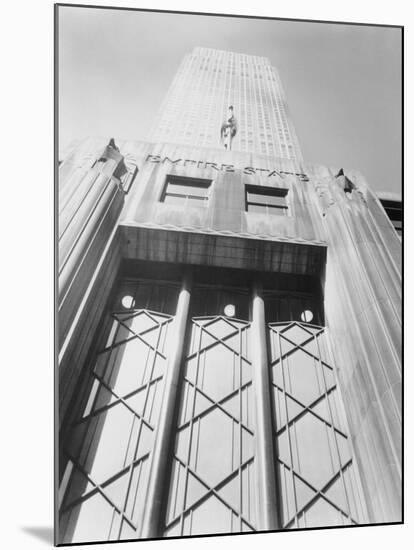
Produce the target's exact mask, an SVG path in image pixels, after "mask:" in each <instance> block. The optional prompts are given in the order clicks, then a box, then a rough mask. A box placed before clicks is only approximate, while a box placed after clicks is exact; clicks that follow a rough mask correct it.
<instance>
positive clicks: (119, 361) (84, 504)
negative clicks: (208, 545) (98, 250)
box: [60, 310, 172, 542]
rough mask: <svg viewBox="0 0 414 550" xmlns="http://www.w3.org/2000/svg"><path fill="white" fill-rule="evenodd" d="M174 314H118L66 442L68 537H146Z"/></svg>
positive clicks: (63, 528) (63, 529) (63, 514)
mask: <svg viewBox="0 0 414 550" xmlns="http://www.w3.org/2000/svg"><path fill="white" fill-rule="evenodd" d="M171 320H172V317H171V316H169V315H163V314H161V313H155V312H152V311H149V310H135V311H131V312H128V313H119V314H114V315H113V324H112V328H111V331H110V334H109V338H108V340H107V343H106V347H105V349H103V350H102V351H101V352H100V353H99V354H98V356H97V360H96V362H95V364H93V365H92V368H91V370H90V374H89V377H90V378H89V383H88V391H87V393H86V395H85V398H84V399H83V404H82V407H81V408H80V410H81V413H80V415H79V416H78V417H77V419H76V421H75V422H74V423H73V425H72V426H71V429H70V431H69V435H68V437H67V438H66V439H65V443H64V454H65V455H66V457H67V459H68V461H67V465H66V469H65V472H64V475H63V479H62V483H61V486H60V497H61V507H60V534H61V540H62V542H86V541H96V540H118V539H125V538H137V536H138V535H139V531H137V529H139V527H140V523H141V520H142V514H143V506H144V498H145V492H146V486H147V483H148V470H149V460H150V456H151V451H152V445H153V437H154V432H155V429H156V425H157V420H158V414H159V407H160V398H161V394H162V380H163V375H164V372H165V365H166V360H167V355H166V354H167V351H168V332H169V325H170V322H171Z"/></svg>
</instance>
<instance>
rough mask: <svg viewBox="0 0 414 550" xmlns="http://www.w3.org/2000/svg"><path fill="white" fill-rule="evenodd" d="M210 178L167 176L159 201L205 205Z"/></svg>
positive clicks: (186, 204) (208, 192)
mask: <svg viewBox="0 0 414 550" xmlns="http://www.w3.org/2000/svg"><path fill="white" fill-rule="evenodd" d="M211 182H212V180H206V179H198V178H185V177H179V176H171V175H168V176H167V181H166V183H165V187H164V190H163V193H162V196H161V199H160V200H161V202H165V203H167V204H180V205H185V206H207V202H208V198H209V194H210V186H211Z"/></svg>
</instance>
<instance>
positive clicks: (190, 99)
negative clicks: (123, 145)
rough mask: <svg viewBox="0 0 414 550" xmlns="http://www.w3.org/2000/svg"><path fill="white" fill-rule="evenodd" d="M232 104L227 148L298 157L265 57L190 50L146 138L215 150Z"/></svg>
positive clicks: (280, 93) (279, 92) (278, 84)
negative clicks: (233, 131) (235, 125)
mask: <svg viewBox="0 0 414 550" xmlns="http://www.w3.org/2000/svg"><path fill="white" fill-rule="evenodd" d="M230 105H232V106H233V107H234V111H235V114H236V117H237V119H238V122H239V129H238V133H237V135H236V136H235V138H234V140H233V143H232V149H233V150H235V151H247V152H252V153H253V152H254V153H261V154H265V155H272V156H276V157H282V158H288V159H297V160H301V159H302V154H301V151H300V147H299V142H298V139H297V137H296V132H295V130H294V127H293V124H292V121H291V118H290V115H289V112H288V108H287V104H286V99H285V95H284V92H283V89H282V84H281V82H280V78H279V75H278V72H277V70H276V69H275V68H274V67H272V65H271V64H270V61H269V59H268V58H266V57H258V56H254V55H245V54H240V53H233V52H226V51H221V50H214V49H211V48H195V49H194V50H193V52H192V53H191V54H189V55H186V56H185V57H184V59H183V61H182V63H181V65H180V67H179V69H178V71H177V73H176V75H175V78H174V80H173V82H172V84H171V87H170V89H169V91H168V93H167V95H166V97H165V99H164V102H163V104H162V106H161V109H160V111H159V113H158V116H157V118H156V121H155V124H154V127H153V130H152V132H151V136H150V139H151V140H152V141H167V142H173V143H181V144H191V145H196V146H201V147H219V146H221V145H220V134H219V129H220V126H221V123H222V121H223V120H224V119H225V117H226V113H227V109H228V107H229V106H230Z"/></svg>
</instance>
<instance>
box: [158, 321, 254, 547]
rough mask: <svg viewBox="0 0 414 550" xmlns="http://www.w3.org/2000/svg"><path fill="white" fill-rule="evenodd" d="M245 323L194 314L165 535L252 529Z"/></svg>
mask: <svg viewBox="0 0 414 550" xmlns="http://www.w3.org/2000/svg"><path fill="white" fill-rule="evenodd" d="M249 330H250V325H249V323H247V322H245V321H240V320H235V319H229V318H226V317H222V316H214V317H196V318H193V320H192V327H191V342H190V349H189V353H188V355H187V357H186V359H185V365H184V380H183V392H182V399H181V404H180V405H181V406H180V412H179V418H178V427H177V435H176V440H175V449H174V455H173V466H172V475H171V481H170V490H169V498H168V506H167V511H166V529H165V535H166V536H177V535H195V534H203V533H222V532H227V533H229V532H241V531H252V530H254V529H255V527H254V525H255V521H256V519H255V513H256V512H255V505H256V491H255V481H254V475H255V474H254V412H253V395H252V378H251V376H252V373H251V363H250V360H249V344H248V341H249Z"/></svg>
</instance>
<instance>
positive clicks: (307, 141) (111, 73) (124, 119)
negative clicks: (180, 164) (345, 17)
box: [58, 7, 401, 195]
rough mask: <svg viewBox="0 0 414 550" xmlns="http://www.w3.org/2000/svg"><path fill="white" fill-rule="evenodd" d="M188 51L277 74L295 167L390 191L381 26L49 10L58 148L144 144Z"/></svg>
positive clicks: (388, 104) (387, 38) (394, 153)
mask: <svg viewBox="0 0 414 550" xmlns="http://www.w3.org/2000/svg"><path fill="white" fill-rule="evenodd" d="M196 46H203V47H211V48H216V49H223V50H228V51H234V52H239V53H245V54H251V55H260V56H265V57H268V58H269V59H270V62H271V64H272V65H273V66H275V67H276V68H277V69H278V71H279V74H280V77H281V80H282V85H283V88H284V90H285V93H286V97H287V103H288V106H289V110H290V113H291V116H292V120H293V123H294V126H295V129H296V132H297V135H298V138H299V143H300V146H301V149H302V153H303V157H304V159H305V161H306V162H310V163H315V164H324V165H327V166H336V167H344V168H354V169H358V170H360V171H361V172H362V173H363V174H364V176H365V177H366V179H367V181H368V183H369V185H370V187H371V188H372V189H373V190H375V191H377V192H378V191H387V192H392V193H397V194H398V195H401V31H400V29H398V28H392V27H374V26H361V25H343V24H331V23H314V22H302V21H280V20H275V19H273V20H265V19H246V18H238V17H218V16H202V15H188V14H169V13H148V12H142V11H141V12H140V11H130V10H128V11H123V10H111V9H93V8H82V7H61V8H60V9H59V73H58V75H59V149H60V150H64V149H65V148H66V147H67V146H68V145H69V144H70V143H71V142H72V141H73V140H74V139H80V138H83V137H86V136H107V137H115V139H128V140H137V141H139V140H146V139H147V136H148V132H149V129H150V127H151V123H152V121H153V119H154V118H155V115H156V113H157V111H158V109H159V107H160V104H161V101H162V99H163V97H164V95H165V94H166V92H167V90H168V87H169V85H170V83H171V81H172V79H173V77H174V74H175V72H176V70H177V69H178V66H179V64H180V61H181V59H182V58H183V56H184V55H185V54H186V53H189V52H191V50H192V49H193V48H194V47H196Z"/></svg>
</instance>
